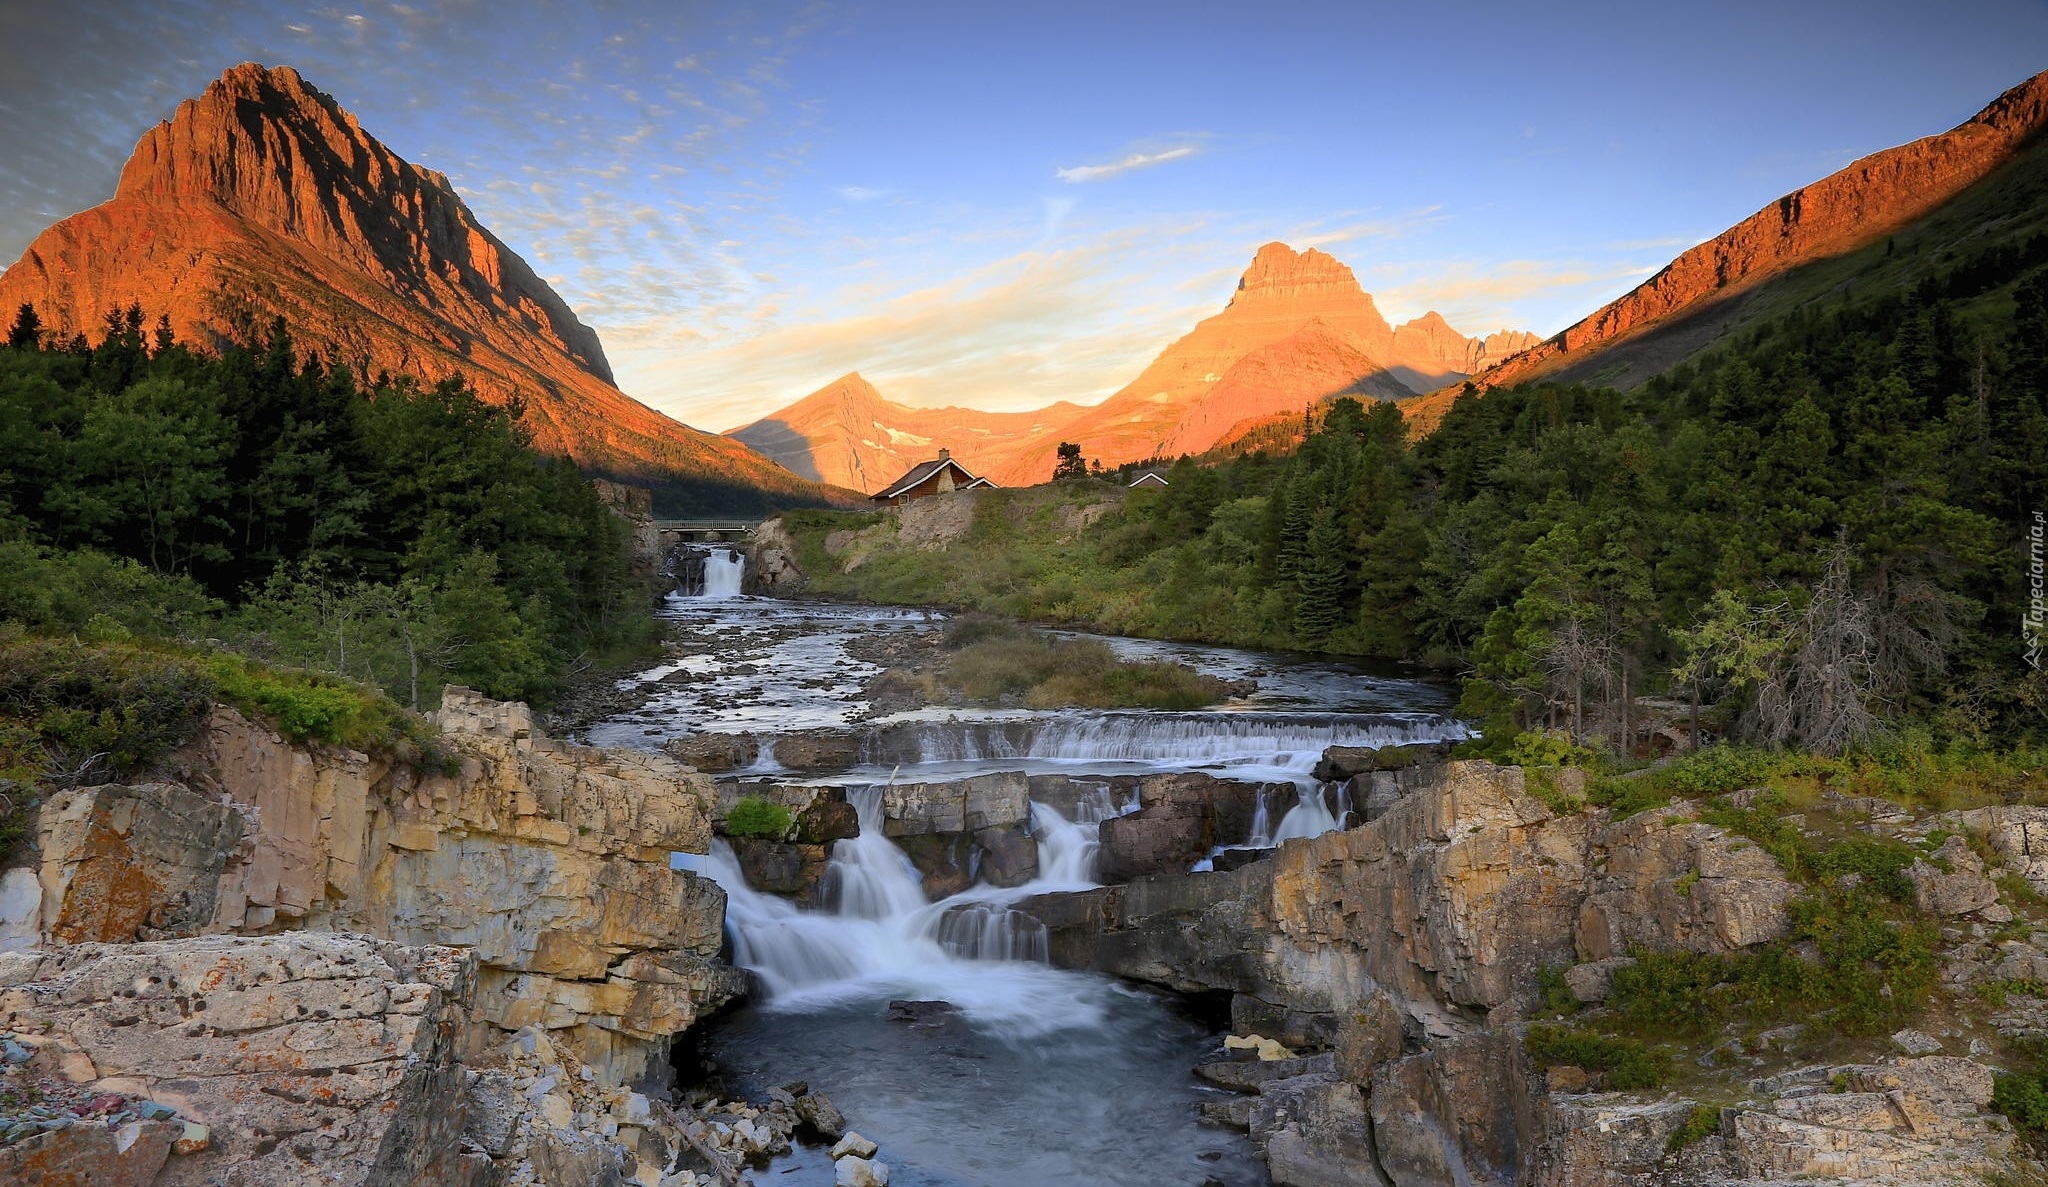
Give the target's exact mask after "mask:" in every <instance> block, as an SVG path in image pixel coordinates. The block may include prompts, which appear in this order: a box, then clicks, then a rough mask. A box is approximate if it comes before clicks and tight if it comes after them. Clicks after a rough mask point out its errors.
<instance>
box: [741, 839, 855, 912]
mask: <svg viewBox="0 0 2048 1187" xmlns="http://www.w3.org/2000/svg"><path fill="white" fill-rule="evenodd" d="M731 845H732V852H733V857H734V858H735V859H737V860H738V862H739V864H740V871H741V872H742V873H744V874H745V875H746V878H747V885H748V886H751V887H753V888H754V889H755V890H759V891H765V892H766V893H768V894H779V895H782V896H784V897H786V898H800V899H808V898H811V897H813V896H814V895H815V894H816V893H817V890H818V883H819V882H821V881H823V880H824V877H825V868H826V866H827V865H829V864H830V862H831V853H830V851H829V850H828V849H826V847H825V846H823V845H797V844H793V843H791V842H788V841H767V840H762V839H761V838H759V837H733V838H731Z"/></svg>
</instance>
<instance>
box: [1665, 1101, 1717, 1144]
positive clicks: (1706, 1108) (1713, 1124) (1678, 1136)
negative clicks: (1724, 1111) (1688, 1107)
mask: <svg viewBox="0 0 2048 1187" xmlns="http://www.w3.org/2000/svg"><path fill="white" fill-rule="evenodd" d="M1720 1129H1721V1106H1719V1105H1694V1106H1693V1107H1692V1112H1691V1113H1689V1114H1687V1115H1686V1118H1685V1124H1683V1125H1681V1126H1679V1127H1678V1128H1677V1129H1674V1130H1672V1131H1671V1137H1670V1138H1669V1139H1667V1140H1666V1141H1665V1143H1664V1152H1665V1153H1666V1154H1676V1153H1678V1152H1679V1151H1680V1150H1683V1149H1685V1148H1686V1147H1687V1146H1691V1145H1695V1144H1697V1143H1699V1142H1703V1141H1705V1140H1707V1139H1708V1138H1710V1137H1713V1136H1714V1134H1716V1133H1718V1132H1719V1131H1720Z"/></svg>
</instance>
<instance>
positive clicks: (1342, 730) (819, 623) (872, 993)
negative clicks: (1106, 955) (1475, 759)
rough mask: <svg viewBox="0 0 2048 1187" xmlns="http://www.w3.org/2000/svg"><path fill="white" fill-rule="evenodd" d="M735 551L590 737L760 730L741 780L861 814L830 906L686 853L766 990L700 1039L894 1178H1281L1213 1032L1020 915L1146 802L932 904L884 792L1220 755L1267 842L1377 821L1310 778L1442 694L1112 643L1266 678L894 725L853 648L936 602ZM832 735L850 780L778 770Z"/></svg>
mask: <svg viewBox="0 0 2048 1187" xmlns="http://www.w3.org/2000/svg"><path fill="white" fill-rule="evenodd" d="M742 569H743V562H742V561H741V560H740V559H739V557H738V556H737V555H736V554H730V553H723V552H721V551H713V552H712V553H711V554H710V555H709V556H708V557H707V558H706V562H705V566H704V570H703V573H704V578H703V582H702V586H701V588H702V593H701V594H700V595H697V596H690V597H678V598H673V599H671V600H670V603H669V608H668V611H667V615H668V617H670V618H672V619H674V620H676V621H677V622H678V623H679V625H680V626H681V628H682V629H681V630H680V631H679V632H678V635H677V639H678V648H677V654H676V655H675V657H674V658H673V659H672V661H671V662H670V663H667V664H664V665H663V666H662V667H659V668H656V669H654V670H652V671H650V672H647V673H644V674H643V675H642V676H640V677H638V678H636V679H635V680H633V681H627V682H623V683H624V684H625V685H627V686H629V687H630V686H635V685H638V686H643V687H648V688H650V689H651V690H652V695H650V696H649V697H648V698H647V699H646V701H645V703H644V704H643V705H641V706H640V707H639V708H637V709H634V710H632V711H630V712H627V713H622V714H620V715H618V716H616V717H613V718H611V719H609V720H607V721H605V722H601V723H599V724H598V725H596V726H594V727H592V728H591V729H590V730H589V731H588V732H587V735H586V737H587V739H588V740H589V741H591V742H593V743H595V744H599V745H637V746H647V747H653V746H658V745H659V744H660V742H661V741H662V739H664V738H665V737H669V736H674V735H680V734H688V733H697V732H722V733H737V732H743V731H744V732H751V733H753V734H755V735H756V738H757V739H758V742H759V752H760V755H761V758H760V760H759V762H758V763H757V764H756V765H755V766H754V767H753V768H751V769H749V770H746V771H741V772H736V773H735V774H736V775H738V776H741V777H744V778H762V777H769V778H772V779H775V780H778V781H783V782H809V783H825V784H833V785H839V786H844V787H846V788H847V798H848V799H849V801H851V802H852V803H853V805H854V807H855V811H856V815H857V816H858V819H859V828H860V831H859V835H858V836H856V837H854V838H851V839H848V840H843V841H839V842H837V843H835V845H834V847H833V851H832V853H831V856H830V862H829V865H828V867H827V870H826V874H825V878H824V881H823V883H822V884H821V887H820V893H819V899H820V901H819V902H817V903H815V904H811V905H805V906H799V905H797V904H795V903H792V902H790V901H788V900H785V899H782V898H779V897H776V896H773V895H768V894H764V893H760V892H757V891H755V890H753V889H751V888H749V887H748V886H747V885H746V882H745V878H744V875H743V874H742V871H741V867H740V864H739V862H738V861H737V860H736V858H735V856H734V854H733V853H732V851H731V850H730V849H729V848H727V847H726V846H725V844H724V843H723V842H717V843H715V845H714V851H713V852H712V853H711V854H710V855H708V856H699V857H696V858H686V859H685V864H687V865H689V866H690V867H691V868H695V869H698V870H700V871H701V872H703V873H705V874H707V875H709V876H710V877H712V878H714V879H715V880H717V881H718V882H719V883H720V884H721V885H722V886H723V887H724V888H725V890H726V895H727V909H726V920H727V927H728V934H729V937H730V939H731V943H732V956H733V960H734V963H736V964H739V965H741V966H743V967H746V968H748V969H750V970H752V972H753V974H754V976H755V978H756V983H757V988H758V990H759V992H758V993H757V995H756V997H755V999H754V1001H753V1002H752V1003H750V1004H749V1005H747V1006H746V1007H744V1008H742V1009H741V1010H739V1011H737V1012H736V1013H734V1014H732V1015H730V1016H728V1017H726V1018H725V1019H723V1020H721V1021H719V1022H718V1023H715V1024H713V1025H712V1027H711V1028H710V1030H709V1032H708V1034H707V1036H706V1037H705V1039H704V1050H705V1051H706V1053H707V1054H709V1055H710V1056H711V1057H713V1058H715V1059H716V1060H718V1062H719V1063H720V1064H721V1065H722V1066H723V1068H724V1070H725V1075H726V1076H727V1077H728V1079H729V1081H731V1082H732V1083H733V1085H734V1086H735V1087H737V1088H740V1089H743V1090H747V1091H751V1092H753V1093H756V1094H759V1093H761V1092H764V1091H765V1090H766V1089H767V1088H768V1087H770V1086H773V1085H777V1084H781V1083H784V1082H786V1081H789V1080H794V1079H804V1080H807V1081H809V1082H810V1083H811V1085H812V1087H813V1088H814V1089H817V1090H819V1091H823V1092H826V1093H828V1094H830V1095H831V1096H832V1098H833V1099H834V1100H835V1101H836V1102H837V1103H838V1104H839V1106H840V1108H841V1109H842V1110H844V1111H845V1113H846V1114H847V1116H848V1119H849V1120H850V1122H851V1123H852V1124H853V1126H854V1128H856V1129H859V1130H860V1131H861V1132H862V1133H864V1134H865V1135H866V1136H868V1137H870V1138H873V1139H874V1140H876V1141H878V1142H880V1143H881V1144H882V1154H881V1157H882V1159H883V1160H884V1161H886V1162H888V1163H890V1165H891V1167H892V1169H893V1174H892V1177H891V1183H892V1184H894V1185H895V1187H1011V1185H1016V1187H1025V1185H1027V1184H1028V1185H1032V1187H1037V1185H1039V1184H1051V1183H1059V1184H1073V1185H1075V1187H1170V1185H1179V1184H1185V1185H1186V1187H1201V1185H1203V1184H1212V1185H1214V1184H1220V1185H1224V1187H1259V1185H1260V1184H1263V1183H1265V1182H1266V1176H1265V1170H1264V1167H1263V1165H1262V1164H1261V1162H1260V1161H1259V1159H1258V1158H1257V1157H1256V1156H1255V1155H1254V1153H1253V1152H1252V1151H1251V1149H1250V1147H1249V1144H1248V1143H1247V1142H1246V1140H1245V1139H1244V1138H1243V1137H1242V1136H1241V1135H1240V1134H1237V1133H1235V1132H1232V1131H1229V1130H1222V1129H1216V1128H1213V1127H1209V1126H1205V1125H1202V1124H1200V1123H1198V1121H1197V1119H1196V1106H1197V1104H1198V1102H1200V1101H1201V1100H1204V1099H1210V1098H1211V1095H1210V1094H1213V1092H1214V1091H1215V1090H1213V1089H1205V1088H1203V1087H1202V1086H1201V1085H1200V1084H1199V1083H1198V1082H1196V1081H1195V1080H1194V1079H1193V1078H1192V1077H1191V1076H1190V1075H1189V1068H1190V1067H1191V1066H1192V1065H1194V1064H1196V1063H1200V1062H1204V1061H1206V1060H1209V1059H1213V1058H1217V1057H1218V1056H1219V1055H1220V1051H1219V1049H1218V1046H1217V1038H1216V1036H1215V1033H1214V1031H1213V1029H1212V1025H1213V1023H1211V1022H1207V1021H1204V1020H1198V1019H1196V1018H1194V1017H1192V1016H1190V1015H1189V1014H1187V1013H1186V1012H1184V1010H1183V1009H1182V1008H1181V1006H1180V1005H1179V1004H1178V1003H1177V1002H1176V1000H1175V999H1173V998H1170V997H1168V996H1164V995H1161V994H1157V993H1154V992H1152V991H1149V990H1144V989H1140V988H1137V987H1133V986H1130V985H1125V984H1122V983H1119V982H1117V981H1114V980H1112V979H1110V978H1107V977H1103V976H1099V975H1096V974H1091V973H1082V972H1072V971H1064V970H1059V969H1055V968H1053V967H1051V966H1050V965H1049V964H1048V963H1047V960H1046V957H1047V948H1048V944H1047V935H1046V932H1045V929H1044V927H1043V925H1042V924H1040V923H1039V922H1038V921H1037V920H1036V919H1034V918H1032V917H1030V916H1029V915H1026V914H1024V913H1021V912H1018V911H1016V910H1014V909H1013V905H1014V904H1016V903H1018V902H1019V901H1020V900H1023V899H1025V898H1028V897H1030V896H1033V895H1037V894H1044V893H1048V892H1054V891H1078V890H1085V889H1087V888H1090V887H1092V886H1093V885H1095V880H1096V867H1095V855H1096V848H1097V836H1098V829H1099V825H1100V823H1101V821H1102V820H1103V819H1106V818H1107V817H1110V816H1114V815H1117V814H1119V813H1122V812H1126V811H1130V810H1133V809H1134V808H1135V807H1136V804H1135V803H1134V802H1131V801H1130V800H1126V799H1120V798H1112V793H1111V791H1110V787H1111V783H1110V781H1109V779H1107V778H1105V779H1104V780H1103V784H1102V787H1103V790H1102V792H1101V793H1100V795H1099V796H1097V797H1095V798H1094V799H1092V800H1091V799H1088V798H1083V799H1082V800H1081V801H1080V802H1079V803H1078V804H1076V805H1074V806H1073V811H1074V817H1075V818H1074V819H1071V820H1070V819H1068V818H1066V817H1065V816H1063V815H1062V814H1061V813H1060V812H1059V811H1056V810H1054V809H1053V808H1052V807H1049V806H1047V805H1046V804H1043V803H1036V802H1034V803H1033V804H1032V806H1031V810H1030V831H1031V833H1032V836H1033V838H1034V840H1035V841H1036V844H1037V859H1038V874H1037V876H1036V878H1035V879H1034V880H1033V881H1032V882H1030V883H1029V884H1027V885H1024V886H1020V887H1016V888H1014V889H1007V890H1006V889H996V888H993V887H990V886H987V885H977V886H974V887H971V888H970V889H968V890H966V891H963V892H961V893H960V894H957V895H953V896H951V897H949V898H945V899H942V900H940V901H937V902H932V901H929V900H928V899H927V898H926V897H925V894H924V892H923V883H922V879H921V878H920V875H919V872H918V870H917V869H916V868H915V867H914V866H913V865H912V863H911V861H910V859H909V857H908V856H907V855H906V854H905V852H904V850H903V849H902V848H900V847H899V846H898V845H897V844H896V843H895V842H894V841H892V840H890V839H889V837H888V836H887V835H886V831H885V828H884V823H885V822H884V821H883V820H882V817H881V804H882V798H883V792H884V786H883V784H884V783H885V781H887V780H889V779H890V778H892V777H893V778H896V779H898V780H899V781H901V782H904V783H912V782H916V783H930V782H947V781H951V780H956V779H963V778H967V777H969V776H972V775H979V774H985V773H991V772H1001V771H1021V772H1025V773H1027V774H1030V775H1062V776H1066V777H1068V779H1077V778H1078V779H1085V778H1087V777H1089V776H1105V777H1108V776H1119V775H1122V776H1139V777H1143V776H1146V775H1153V774H1161V773H1171V772H1180V771H1206V772H1209V773H1211V774H1213V775H1216V776H1217V777H1219V778H1223V779H1232V780H1241V781H1245V782H1255V783H1260V784H1263V785H1264V786H1263V787H1262V788H1261V790H1260V793H1259V796H1258V799H1257V800H1256V809H1257V810H1256V814H1255V815H1254V816H1253V818H1252V819H1251V821H1250V827H1249V829H1248V834H1249V835H1247V836H1246V837H1244V838H1242V843H1241V844H1240V845H1238V846H1234V847H1237V848H1257V849H1266V848H1269V847H1271V846H1273V845H1277V844H1280V843H1282V842H1284V841H1286V840H1288V839H1289V838H1293V837H1306V836H1313V835H1315V834H1317V833H1320V832H1323V831H1326V830H1328V829H1331V828H1337V827H1344V826H1347V825H1351V824H1356V823H1358V819H1357V817H1356V816H1355V815H1353V814H1352V813H1351V807H1352V805H1350V804H1349V803H1347V802H1345V801H1344V800H1343V799H1342V798H1341V797H1340V796H1338V795H1336V794H1334V793H1331V792H1329V791H1326V789H1325V788H1324V787H1323V786H1322V785H1319V784H1318V783H1317V782H1316V781H1315V780H1314V779H1313V778H1312V777H1311V776H1310V770H1311V768H1312V767H1313V766H1314V764H1315V763H1316V761H1317V760H1318V759H1319V758H1320V757H1321V755H1322V752H1323V751H1324V749H1325V748H1327V747H1329V746H1333V745H1342V746H1386V745H1394V744H1400V743H1407V742H1420V741H1429V740H1433V739H1437V738H1446V737H1458V736H1462V733H1463V731H1462V728H1461V727H1459V726H1458V724H1457V723H1456V722H1455V721H1452V720H1450V719H1449V718H1448V717H1446V716H1444V715H1443V710H1444V709H1445V707H1446V701H1447V698H1446V697H1445V695H1444V693H1443V691H1442V690H1441V689H1440V688H1438V687H1435V686H1432V685H1429V684H1427V683H1424V682H1420V681H1416V680H1413V679H1410V678H1406V677H1403V676H1399V675H1393V674H1389V673H1386V672H1383V671H1379V672H1376V671H1370V670H1364V669H1361V668H1358V667H1355V666H1352V665H1347V664H1343V663H1341V662H1336V661H1329V660H1324V659H1319V658H1316V657H1288V656H1273V655H1263V654H1259V653H1253V652H1244V651H1233V650H1231V649H1227V648H1204V647H1196V646H1192V645H1185V644H1159V643H1152V642H1148V641H1144V640H1126V639H1109V640H1106V641H1107V642H1109V643H1110V645H1111V646H1112V647H1114V648H1115V649H1116V650H1117V651H1118V653H1119V654H1120V655H1123V656H1126V657H1128V658H1133V659H1172V660H1175V661H1178V662H1182V663H1187V664H1190V665H1191V666H1194V667H1196V668H1197V669H1199V670H1201V671H1204V672H1207V673H1210V674H1213V675H1217V676H1220V677H1223V678H1227V679H1236V678H1250V679H1252V680H1255V681H1256V682H1257V684H1258V691H1257V692H1256V693H1254V694H1252V695H1251V696H1249V697H1246V698H1243V699H1240V700H1237V701H1233V702H1231V703H1230V704H1227V705H1221V706H1217V707H1215V708H1213V709H1210V710H1204V711H1197V712H1146V711H1115V712H1094V711H1080V710H1021V709H995V710H990V709H979V710H977V709H963V708H950V707H938V708H927V709H921V710H914V711H911V712H907V713H900V714H895V715H893V716H877V715H876V714H874V713H873V712H872V711H871V710H870V708H869V706H868V705H867V703H866V701H865V696H864V691H863V690H864V686H865V685H866V683H867V681H868V680H870V679H871V678H872V677H873V676H875V675H877V674H878V673H879V672H880V671H881V669H880V668H879V667H877V666H876V665H874V664H872V663H868V662H865V661H863V660H860V659H856V658H854V657H853V655H851V654H849V653H848V646H849V644H851V643H852V642H853V641H854V640H857V639H859V638H861V637H862V636H864V635H869V634H876V633H891V632H923V631H931V630H936V629H938V628H939V627H940V626H941V625H942V624H943V618H942V616H938V615H934V614H931V613H928V612H924V611H917V610H900V609H891V608H885V607H864V606H842V605H831V604H823V603H809V602H800V601H782V600H777V599H770V598H759V597H750V596H746V595H742V594H740V593H739V592H738V589H739V582H740V578H741V576H742ZM814 730H832V731H837V732H839V733H840V734H845V733H847V732H849V731H850V732H853V733H854V734H855V736H856V738H857V742H858V745H857V747H856V749H857V751H858V754H857V757H856V758H855V759H854V760H853V761H852V762H851V764H850V765H849V766H848V767H846V768H844V769H839V770H817V769H813V770H806V771H802V772H792V771H786V770H783V769H782V768H781V767H780V766H779V765H778V764H777V763H776V761H775V758H774V747H775V743H776V741H777V740H778V739H780V738H782V737H785V736H788V735H792V734H798V733H801V732H803V731H814ZM1117 786H1119V787H1121V788H1123V789H1125V790H1123V791H1119V792H1116V793H1115V795H1116V796H1118V797H1121V796H1125V795H1128V794H1129V792H1128V788H1130V786H1131V783H1130V782H1129V781H1124V782H1122V783H1120V784H1117ZM1057 802H1059V803H1061V804H1062V805H1066V804H1069V803H1071V800H1070V799H1069V798H1068V797H1067V796H1061V797H1060V798H1059V799H1058V801H1057ZM1204 864H1206V862H1205V863H1204ZM896 999H908V1000H918V1001H942V1002H945V1003H949V1004H950V1005H951V1006H952V1007H953V1008H954V1010H955V1011H957V1013H946V1012H940V1013H938V1014H936V1015H933V1016H931V1017H930V1018H929V1019H927V1018H924V1017H923V1016H920V1019H921V1020H919V1021H917V1022H915V1023H914V1024H913V1023H908V1022H905V1021H900V1020H897V1021H892V1020H891V1019H890V1017H889V1009H888V1003H889V1002H890V1001H892V1000H896ZM785 1176H787V1177H785ZM832 1177H833V1171H832V1166H831V1163H830V1160H829V1159H827V1158H825V1156H824V1154H823V1151H821V1150H813V1149H804V1148H800V1149H798V1150H796V1151H795V1152H793V1153H792V1154H790V1155H787V1156H784V1157H782V1158H780V1159H778V1160H776V1162H775V1163H773V1164H772V1165H771V1166H770V1167H769V1168H768V1169H767V1170H766V1172H764V1173H758V1174H757V1175H756V1179H757V1181H760V1182H776V1183H790V1184H809V1183H813V1182H816V1183H820V1184H822V1183H829V1182H831V1180H832Z"/></svg>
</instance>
